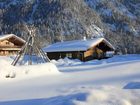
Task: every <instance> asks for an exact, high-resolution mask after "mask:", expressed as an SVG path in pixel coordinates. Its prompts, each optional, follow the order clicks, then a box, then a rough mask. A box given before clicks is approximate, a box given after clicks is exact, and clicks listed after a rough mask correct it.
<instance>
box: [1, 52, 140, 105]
mask: <svg viewBox="0 0 140 105" xmlns="http://www.w3.org/2000/svg"><path fill="white" fill-rule="evenodd" d="M11 61H12V59H11V58H8V57H0V66H1V68H0V105H140V100H139V99H140V66H139V65H140V55H119V56H114V57H113V58H109V59H103V60H93V61H89V62H81V61H79V60H69V59H67V58H65V59H60V60H58V61H55V60H52V61H51V62H52V63H55V65H56V66H57V67H58V70H59V71H58V70H57V68H55V66H54V65H53V64H52V63H47V64H39V65H33V66H31V67H29V68H28V69H29V71H28V72H26V70H27V66H22V67H20V66H18V67H16V68H15V67H12V66H10V64H11ZM48 66H50V67H48ZM44 68H45V69H44ZM9 69H10V71H11V70H14V73H15V74H16V76H15V78H5V77H4V76H2V75H4V71H8V70H9ZM49 70H50V72H51V73H50V72H49ZM39 71H41V73H40V72H39ZM23 72H24V73H23ZM35 72H36V73H35ZM34 73H35V75H34ZM45 73H46V74H45ZM53 74H55V75H53ZM29 77H30V78H29Z"/></svg>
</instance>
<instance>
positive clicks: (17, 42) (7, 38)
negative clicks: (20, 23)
mask: <svg viewBox="0 0 140 105" xmlns="http://www.w3.org/2000/svg"><path fill="white" fill-rule="evenodd" d="M24 44H25V41H24V40H23V39H22V38H20V37H18V36H16V35H14V34H8V35H1V36H0V56H9V55H15V54H17V52H18V51H20V49H21V47H22V46H23V45H24Z"/></svg>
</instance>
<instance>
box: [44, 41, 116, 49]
mask: <svg viewBox="0 0 140 105" xmlns="http://www.w3.org/2000/svg"><path fill="white" fill-rule="evenodd" d="M102 41H104V42H105V43H106V44H107V45H108V46H109V47H110V48H112V49H115V48H114V47H113V46H112V45H111V44H110V43H109V42H108V41H107V40H106V39H104V38H94V39H90V40H72V41H65V42H57V43H54V44H52V45H49V46H48V47H45V48H43V50H44V51H45V52H64V51H65V52H66V51H86V50H87V49H89V48H91V47H94V46H96V45H98V44H99V43H100V42H102Z"/></svg>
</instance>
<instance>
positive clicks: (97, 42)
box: [43, 38, 115, 61]
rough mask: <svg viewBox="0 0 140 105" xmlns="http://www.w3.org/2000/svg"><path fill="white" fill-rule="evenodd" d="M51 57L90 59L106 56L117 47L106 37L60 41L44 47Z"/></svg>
mask: <svg viewBox="0 0 140 105" xmlns="http://www.w3.org/2000/svg"><path fill="white" fill-rule="evenodd" d="M43 50H44V51H45V52H46V53H47V55H48V57H49V58H50V59H55V60H57V59H60V58H65V57H68V58H72V59H80V60H81V61H88V60H92V59H103V58H106V57H107V56H106V54H107V52H113V51H114V50H115V48H114V47H113V46H112V45H111V43H109V42H108V41H107V40H106V39H104V38H94V39H91V40H73V41H65V42H58V43H55V44H52V45H50V46H48V47H45V48H43Z"/></svg>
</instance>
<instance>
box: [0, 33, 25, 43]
mask: <svg viewBox="0 0 140 105" xmlns="http://www.w3.org/2000/svg"><path fill="white" fill-rule="evenodd" d="M11 37H15V38H17V39H18V40H20V41H21V42H23V43H25V42H26V41H25V40H24V39H22V38H20V37H18V36H16V35H14V34H6V35H0V40H5V39H7V38H11Z"/></svg>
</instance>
